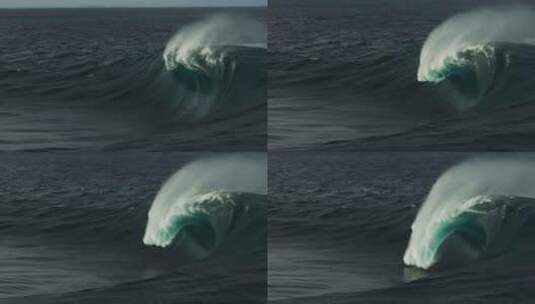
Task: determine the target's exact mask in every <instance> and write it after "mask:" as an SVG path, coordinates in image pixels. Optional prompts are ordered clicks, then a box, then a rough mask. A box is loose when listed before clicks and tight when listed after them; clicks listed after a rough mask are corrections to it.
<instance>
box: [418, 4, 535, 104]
mask: <svg viewBox="0 0 535 304" xmlns="http://www.w3.org/2000/svg"><path fill="white" fill-rule="evenodd" d="M488 20H492V22H488ZM534 20H535V12H534V11H533V10H531V9H528V8H525V7H515V8H500V9H497V8H496V9H482V10H476V11H471V12H468V13H463V14H459V15H456V16H454V17H452V18H450V19H448V20H447V21H446V22H444V23H442V24H441V25H440V26H438V27H437V28H435V29H434V30H433V31H432V32H431V34H430V35H429V36H428V38H427V40H426V41H425V43H424V46H423V48H422V50H421V53H420V64H419V67H418V74H417V79H418V81H420V82H431V83H447V84H448V85H450V86H451V87H452V88H453V89H454V91H455V95H456V96H455V98H454V99H455V100H454V103H455V104H456V105H457V106H458V107H459V108H460V109H467V108H472V107H475V106H481V105H483V106H485V105H489V104H493V103H497V102H500V103H501V102H508V103H511V102H521V101H526V100H524V99H525V98H526V97H528V96H531V94H527V93H526V92H522V90H523V89H526V88H530V87H532V85H533V82H534V81H533V76H532V71H533V69H532V68H533V67H534V66H533V63H534V62H535V47H534V46H533V44H534V42H535V32H534V31H533V28H534V25H535V21H534ZM526 76H527V77H526Z"/></svg>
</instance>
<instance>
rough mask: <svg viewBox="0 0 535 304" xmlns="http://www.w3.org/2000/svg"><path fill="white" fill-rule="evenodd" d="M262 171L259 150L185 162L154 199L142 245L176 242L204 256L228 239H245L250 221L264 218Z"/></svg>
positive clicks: (263, 163) (264, 166)
mask: <svg viewBox="0 0 535 304" xmlns="http://www.w3.org/2000/svg"><path fill="white" fill-rule="evenodd" d="M236 172H238V173H239V174H236ZM266 175H267V160H266V158H265V155H263V154H250V155H248V154H244V155H233V156H226V157H219V158H208V159H202V160H198V161H194V162H192V163H190V164H188V165H186V166H185V167H183V168H182V169H180V170H179V171H178V172H177V173H176V174H174V175H173V176H172V177H171V178H170V179H169V180H168V181H167V182H166V183H165V184H164V185H163V187H162V188H161V189H160V191H159V192H158V194H157V196H156V198H155V199H154V202H153V203H152V207H151V209H150V211H149V214H148V222H147V226H146V229H145V235H144V237H143V243H144V244H145V245H151V246H159V247H168V246H170V245H172V244H173V243H174V242H175V243H176V245H177V246H180V247H181V248H184V249H185V250H186V251H187V252H189V253H190V254H191V255H193V256H195V257H205V256H207V255H209V254H210V253H211V252H212V251H213V250H215V249H217V248H218V247H220V246H221V245H222V244H223V243H225V241H227V240H229V239H231V238H235V237H238V238H242V240H241V241H243V242H245V241H244V240H243V239H245V238H247V237H248V236H247V235H248V234H249V233H250V231H249V229H251V225H259V224H260V222H262V221H263V220H264V219H265V199H266V198H265V195H266V192H267V176H266Z"/></svg>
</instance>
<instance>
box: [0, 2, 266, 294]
mask: <svg viewBox="0 0 535 304" xmlns="http://www.w3.org/2000/svg"><path fill="white" fill-rule="evenodd" d="M264 19H265V8H250V9H248V8H226V9H202V8H181V9H177V8H160V9H119V8H117V9H96V8H95V9H35V10H20V9H16V10H1V11H0V34H1V35H2V37H3V39H2V41H1V42H0V118H1V119H0V155H1V161H0V168H1V169H0V178H1V180H2V183H1V185H0V269H1V270H0V303H176V302H177V301H178V302H180V303H240V302H242V303H265V301H266V294H267V283H266V282H267V249H266V238H267V237H266V234H267V225H266V212H267V211H266V193H267V189H266V187H267V181H266V179H267V173H266V170H267V159H266V154H265V149H266V136H267V129H266V128H267V121H266V114H267V107H266V97H265V96H266V89H265V88H266V80H267V78H266V74H265V68H264V65H265V61H266V58H267V57H266V56H267V51H266V31H265V21H264ZM235 172H240V174H239V175H237V176H236V175H235ZM229 176H233V178H231V179H229Z"/></svg>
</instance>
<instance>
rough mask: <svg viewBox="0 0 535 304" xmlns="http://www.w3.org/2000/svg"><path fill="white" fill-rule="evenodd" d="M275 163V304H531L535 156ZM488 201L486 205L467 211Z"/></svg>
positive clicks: (271, 251)
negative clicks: (473, 201)
mask: <svg viewBox="0 0 535 304" xmlns="http://www.w3.org/2000/svg"><path fill="white" fill-rule="evenodd" d="M269 157H270V159H269V197H268V198H269V207H268V231H269V235H268V295H269V302H270V303H530V302H531V299H533V297H534V296H535V294H534V293H533V288H532V285H533V283H534V280H535V277H534V276H533V273H534V269H533V265H534V258H533V257H534V252H535V251H534V250H535V247H534V246H533V242H532V236H533V229H534V228H535V226H534V225H533V220H532V219H533V217H532V215H533V213H532V212H533V210H534V209H533V206H535V205H534V204H533V203H534V201H533V199H532V198H533V197H534V196H533V187H531V182H532V177H533V174H535V165H534V160H535V156H534V155H533V154H532V153H472V152H310V151H307V152H276V153H270V156H269ZM491 193H492V194H498V193H499V194H500V195H501V196H495V197H493V196H491ZM479 196H486V197H485V199H483V200H481V204H471V203H467V202H470V200H471V199H472V198H478V197H479ZM527 197H532V198H531V199H529V198H527ZM435 202H436V203H438V206H442V209H441V207H437V205H436V204H435V205H434V207H435V208H428V207H426V208H428V209H427V210H432V211H430V212H431V213H430V214H427V215H426V216H419V217H420V219H419V221H418V223H417V222H416V221H415V220H416V217H417V214H418V212H419V209H420V208H421V207H422V206H423V205H426V206H430V207H433V204H434V203H435ZM452 206H455V207H458V206H461V207H460V208H461V209H460V212H459V211H457V210H455V209H449V210H448V208H447V207H452ZM422 210H423V208H422ZM443 212H447V213H443ZM441 215H444V216H441ZM530 215H531V217H530ZM529 218H531V220H529ZM413 223H414V224H413ZM436 223H439V224H441V225H442V226H441V228H440V229H435V228H434V227H436V226H434V225H435V224H436ZM413 225H414V226H413ZM420 225H421V226H422V227H423V231H420V230H419V229H420V228H419V226H420ZM411 227H412V229H411ZM520 227H521V228H520ZM422 232H423V233H425V232H430V233H429V234H428V235H424V236H422V235H421V234H419V233H422ZM428 236H429V237H432V238H431V239H429V238H427V237H428ZM452 236H453V237H452ZM412 239H414V240H412ZM409 240H411V242H409ZM418 242H420V243H418ZM409 244H410V246H409ZM434 244H436V246H438V247H433V246H435V245H434ZM427 246H430V247H427ZM428 248H432V249H433V248H434V249H433V250H434V251H433V252H427V249H428ZM409 256H410V257H409ZM430 258H432V259H431V261H433V265H431V267H429V268H428V269H427V270H426V269H424V268H425V267H428V266H429V264H427V263H429V261H430ZM410 263H413V264H412V265H411V264H410Z"/></svg>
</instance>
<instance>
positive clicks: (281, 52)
mask: <svg viewBox="0 0 535 304" xmlns="http://www.w3.org/2000/svg"><path fill="white" fill-rule="evenodd" d="M515 3H516V4H515ZM520 3H524V5H523V6H521V5H520ZM530 5H531V6H530ZM532 5H533V3H532V2H530V1H484V2H482V1H478V0H454V1H433V2H430V1H424V0H403V1H389V0H379V1H369V0H363V1H358V2H355V1H336V2H334V3H331V2H329V3H327V2H323V1H314V0H307V1H304V0H296V1H276V0H274V1H271V3H270V15H269V18H268V24H269V29H270V31H269V41H270V48H269V66H268V70H269V71H268V73H269V93H268V95H269V118H270V124H269V146H270V148H272V149H277V150H281V149H285V150H296V149H297V150H310V149H312V150H360V151H362V150H365V151H377V150H381V151H392V150H397V151H399V150H402V151H409V150H410V151H421V150H436V151H445V150H446V151H453V150H454V151H466V150H472V151H480V150H503V151H517V150H530V149H533V146H534V141H533V135H534V125H533V119H532V118H533V113H534V109H533V102H532V101H533V98H532V96H533V87H534V86H533V77H532V76H531V75H532V73H533V70H534V65H533V63H534V62H535V61H534V58H535V57H534V54H535V53H534V52H533V51H534V48H533V40H532V38H533V35H532V32H531V30H530V29H531V28H532V27H533V25H532V22H533V19H534V18H533V10H532V9H530V7H532ZM488 20H494V21H493V22H492V23H491V24H490V25H489V22H488ZM460 33H461V34H460Z"/></svg>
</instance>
